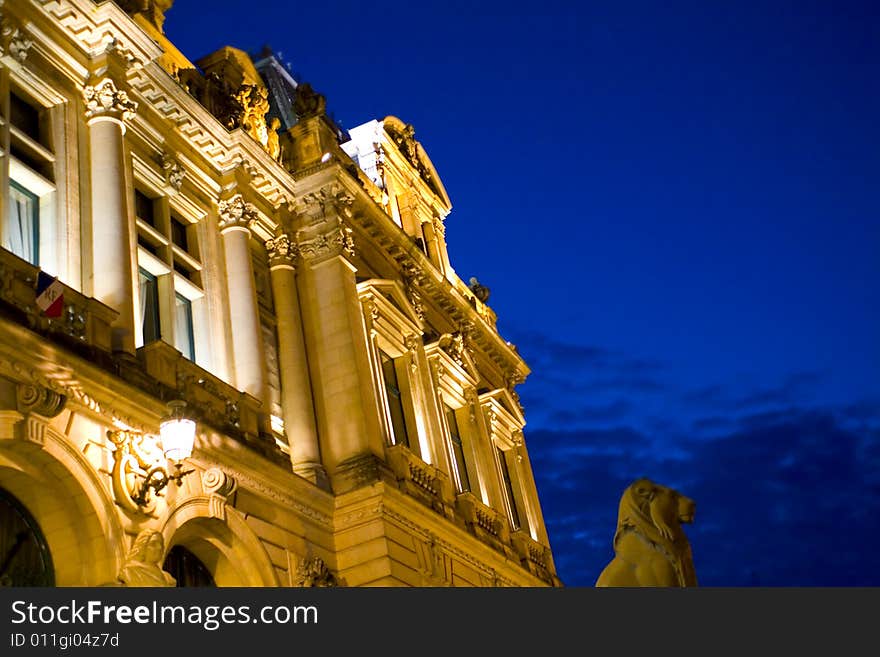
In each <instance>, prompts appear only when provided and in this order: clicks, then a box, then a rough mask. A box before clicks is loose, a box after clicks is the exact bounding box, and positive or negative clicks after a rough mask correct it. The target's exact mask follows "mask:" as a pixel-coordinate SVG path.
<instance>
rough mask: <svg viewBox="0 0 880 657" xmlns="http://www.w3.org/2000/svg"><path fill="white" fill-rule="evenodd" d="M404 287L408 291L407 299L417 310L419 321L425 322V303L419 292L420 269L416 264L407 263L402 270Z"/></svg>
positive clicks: (414, 309)
mask: <svg viewBox="0 0 880 657" xmlns="http://www.w3.org/2000/svg"><path fill="white" fill-rule="evenodd" d="M402 277H403V287H404V291H405V292H406V299H407V301H409V304H410V305H411V306H412V308H413V311H415V313H416V316H417V317H418V318H419V321H420V322H422V323H424V322H425V305H424V304H423V303H422V295H421V293H420V292H419V288H418V285H417V281H418V280H419V277H420V275H419V273H418V270H417V269H416V267H415V266H414V265H405V266H404V268H403V272H402Z"/></svg>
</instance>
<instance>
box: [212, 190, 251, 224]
mask: <svg viewBox="0 0 880 657" xmlns="http://www.w3.org/2000/svg"><path fill="white" fill-rule="evenodd" d="M218 214H219V218H220V221H219V223H220V231H221V232H223V231H224V230H228V229H230V228H247V229H250V227H251V226H252V225H253V224H254V222H255V221H256V220H257V219H258V217H259V214H258V213H257V208H256V207H254V205H253V204H252V203H248V202H247V201H245V200H244V198H243V197H242V195H241V194H236V195H235V196H233V197H232V198H228V199H226V200H224V201H220V205H219V208H218Z"/></svg>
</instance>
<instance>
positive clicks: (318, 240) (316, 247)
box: [296, 221, 355, 262]
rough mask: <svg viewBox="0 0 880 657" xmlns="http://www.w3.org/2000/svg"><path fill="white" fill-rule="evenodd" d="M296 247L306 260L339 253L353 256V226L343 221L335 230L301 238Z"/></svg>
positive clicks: (320, 258)
mask: <svg viewBox="0 0 880 657" xmlns="http://www.w3.org/2000/svg"><path fill="white" fill-rule="evenodd" d="M296 247H297V251H298V252H299V254H300V256H301V257H302V259H303V260H304V261H306V262H312V261H316V260H323V259H325V258H329V257H333V256H338V255H345V256H346V257H349V258H353V257H354V255H355V250H354V238H353V237H352V231H351V228H349V227H348V226H345V225H343V224H342V222H341V221H340V222H339V225H338V226H337V227H336V228H335V229H334V230H331V231H329V232H327V233H321V234H320V235H318V236H317V237H313V238H310V239H299V240H298V241H297V244H296Z"/></svg>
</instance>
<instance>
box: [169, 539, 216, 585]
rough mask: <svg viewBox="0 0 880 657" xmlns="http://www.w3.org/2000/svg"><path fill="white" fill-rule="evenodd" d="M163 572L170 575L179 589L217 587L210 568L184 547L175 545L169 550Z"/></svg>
mask: <svg viewBox="0 0 880 657" xmlns="http://www.w3.org/2000/svg"><path fill="white" fill-rule="evenodd" d="M162 570H164V571H166V572H168V573H170V574H171V576H172V577H173V578H174V579H175V580H177V586H179V587H199V586H201V587H215V586H217V584H215V583H214V577H213V576H212V575H211V571H210V570H208V567H207V566H206V565H205V564H203V563H202V562H201V560H200V559H199V558H198V557H197V556H196V555H194V554H193V553H192V552H190V551H189V550H187V549H186V548H185V547H183V546H182V545H175V546H174V547H173V548H171V549H170V550H168V556H167V557H165V563H164V564H162Z"/></svg>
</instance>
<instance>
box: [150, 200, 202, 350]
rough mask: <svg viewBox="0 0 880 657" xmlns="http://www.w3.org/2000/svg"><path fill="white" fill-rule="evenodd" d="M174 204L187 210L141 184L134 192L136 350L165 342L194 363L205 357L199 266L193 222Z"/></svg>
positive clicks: (185, 204) (177, 201)
mask: <svg viewBox="0 0 880 657" xmlns="http://www.w3.org/2000/svg"><path fill="white" fill-rule="evenodd" d="M178 204H181V207H182V208H187V207H188V205H187V203H186V200H185V199H182V198H177V199H170V198H169V197H167V196H163V195H161V194H158V193H156V192H155V191H152V190H150V188H149V186H147V185H146V184H144V185H143V186H142V185H141V184H140V183H138V186H137V187H136V188H135V189H134V215H135V225H136V227H137V243H138V269H139V282H140V285H139V293H140V313H141V314H140V321H141V328H142V329H143V332H142V336H143V342H142V343H139V344H138V346H142V345H145V344H149V343H150V342H153V341H155V340H164V341H165V342H167V343H168V344H170V345H173V346H174V348H175V349H177V350H178V351H179V352H180V353H181V354H182V355H183V356H184V358H187V359H188V360H191V361H194V362H197V361H198V359H200V358H201V359H204V358H206V356H207V354H206V353H204V352H201V351H200V343H199V341H198V340H197V338H198V333H199V328H200V326H201V324H200V321H201V317H202V315H201V313H203V312H204V311H203V308H202V302H201V300H202V298H203V297H204V293H203V292H202V289H201V269H202V265H201V261H200V258H199V250H198V246H199V242H198V238H197V235H196V228H197V227H196V224H195V223H193V222H192V221H189V220H187V219H185V218H183V216H182V215H181V214H180V213H178V211H177V209H176V208H175V206H176V205H178ZM189 211H191V209H190V210H189ZM200 364H201V365H202V366H206V364H205V363H201V362H200Z"/></svg>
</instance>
